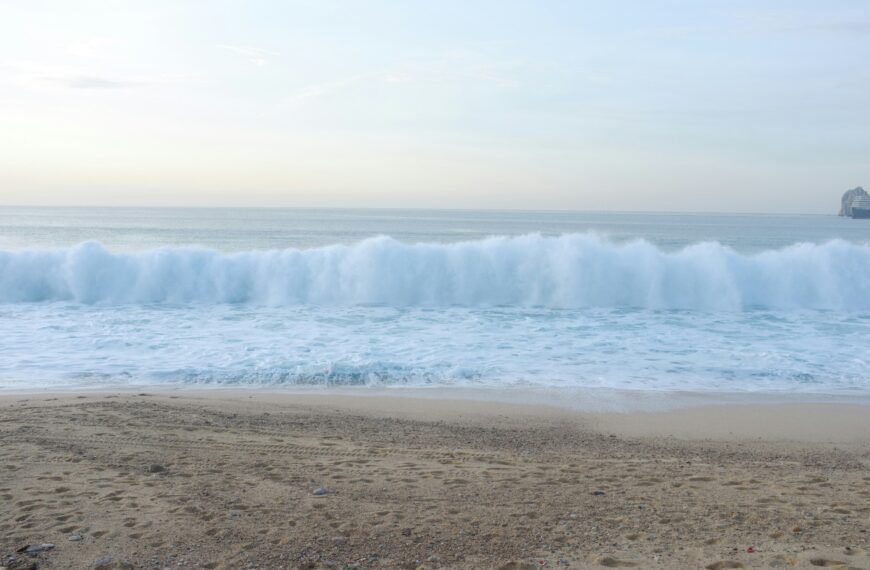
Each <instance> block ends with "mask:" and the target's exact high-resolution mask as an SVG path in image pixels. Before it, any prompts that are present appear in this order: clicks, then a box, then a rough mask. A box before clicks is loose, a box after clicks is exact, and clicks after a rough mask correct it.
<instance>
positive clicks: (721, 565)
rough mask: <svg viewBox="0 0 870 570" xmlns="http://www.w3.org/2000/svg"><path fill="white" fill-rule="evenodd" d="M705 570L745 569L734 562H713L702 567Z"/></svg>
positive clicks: (740, 564) (741, 564)
mask: <svg viewBox="0 0 870 570" xmlns="http://www.w3.org/2000/svg"><path fill="white" fill-rule="evenodd" d="M704 568H706V569H707V570H725V569H726V568H746V566H744V565H743V563H741V562H735V561H734V560H720V561H719V562H714V563H713V564H708V565H706V566H704Z"/></svg>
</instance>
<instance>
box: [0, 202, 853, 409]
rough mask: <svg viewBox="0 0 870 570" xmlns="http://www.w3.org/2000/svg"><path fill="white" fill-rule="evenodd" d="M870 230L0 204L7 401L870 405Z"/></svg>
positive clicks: (697, 220) (609, 218) (790, 223)
mask: <svg viewBox="0 0 870 570" xmlns="http://www.w3.org/2000/svg"><path fill="white" fill-rule="evenodd" d="M868 239H870V222H862V221H858V220H851V219H844V218H838V217H836V216H768V215H754V216H747V215H709V214H639V213H622V214H615V213H614V214H610V213H608V214H604V213H541V212H449V211H388V210H377V211H375V210H370V211H353V210H280V209H277V210H258V209H245V210H219V209H213V210H208V209H53V208H45V209H43V208H7V209H0V339H2V341H0V387H2V388H11V389H27V388H34V387H52V388H58V387H70V388H72V387H82V386H120V385H151V384H161V385H170V386H187V385H221V386H296V387H298V386H327V387H328V386H350V385H352V386H363V387H406V386H415V387H419V386H451V387H473V388H480V389H483V390H490V391H495V392H499V391H501V390H506V389H509V388H514V387H540V388H545V389H555V390H572V391H575V392H576V391H578V390H579V391H582V390H584V389H589V390H594V389H614V390H641V391H647V392H657V393H658V392H663V391H664V392H667V391H687V390H688V391H701V392H708V393H724V392H751V393H762V392H763V393H770V394H793V393H801V394H815V395H820V394H838V395H854V396H864V395H867V394H868V393H870V379H868V374H867V365H868V362H870V349H868V347H870V342H868V341H870V296H868V295H867V292H870V245H868Z"/></svg>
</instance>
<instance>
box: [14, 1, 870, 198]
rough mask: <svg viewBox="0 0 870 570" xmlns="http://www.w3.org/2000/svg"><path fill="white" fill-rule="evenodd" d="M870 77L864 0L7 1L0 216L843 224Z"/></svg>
mask: <svg viewBox="0 0 870 570" xmlns="http://www.w3.org/2000/svg"><path fill="white" fill-rule="evenodd" d="M868 61H870V1H868V0H848V1H846V0H825V1H824V2H819V1H816V0H814V1H804V0H789V1H771V0H751V1H750V0H747V1H739V0H738V1H703V2H698V1H697V0H692V1H689V0H686V1H669V0H661V1H642V0H637V1H631V2H629V1H624V0H612V1H608V2H591V1H579V0H578V1H556V0H550V1H547V0H537V1H532V0H529V1H523V2H520V1H506V0H498V1H490V0H476V1H473V2H469V1H468V0H462V1H454V0H438V1H437V2H436V1H428V2H422V1H414V0H403V1H399V0H397V1H382V0H367V1H361V0H356V1H354V0H348V1H344V2H339V1H333V0H311V1H309V0H304V1H302V0H295V1H294V0H247V1H237V2H228V1H220V0H209V1H203V2H194V1H189V2H179V1H178V0H171V1H164V0H149V1H148V2H123V1H87V0H79V1H76V2H69V1H66V0H63V1H55V2H49V1H42V0H28V1H26V2H16V1H13V0H0V204H6V205H79V206H82V205H124V206H128V205H147V206H303V207H397V208H473V209H477V208H484V209H535V210H611V211H644V210H649V211H695V212H705V211H710V212H712V211H727V212H795V213H836V211H837V210H838V208H839V198H840V195H841V194H842V192H843V191H844V190H846V189H849V188H852V187H854V186H857V185H864V186H865V187H870V64H868Z"/></svg>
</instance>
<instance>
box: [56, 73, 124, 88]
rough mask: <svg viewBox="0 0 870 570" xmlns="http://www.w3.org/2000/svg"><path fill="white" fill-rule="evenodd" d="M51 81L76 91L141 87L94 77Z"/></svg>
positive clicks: (81, 76)
mask: <svg viewBox="0 0 870 570" xmlns="http://www.w3.org/2000/svg"><path fill="white" fill-rule="evenodd" d="M49 79H51V80H52V81H56V82H58V83H60V84H62V85H66V86H67V87H72V88H74V89H121V88H125V87H133V86H135V85H140V84H139V83H136V82H133V81H117V80H115V79H106V78H105V77H95V76H92V75H77V76H73V77H61V78H49Z"/></svg>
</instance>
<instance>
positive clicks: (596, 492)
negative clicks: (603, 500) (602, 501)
mask: <svg viewBox="0 0 870 570" xmlns="http://www.w3.org/2000/svg"><path fill="white" fill-rule="evenodd" d="M592 494H593V495H595V496H596V497H603V496H604V495H606V494H607V493H605V492H604V491H592Z"/></svg>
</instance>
